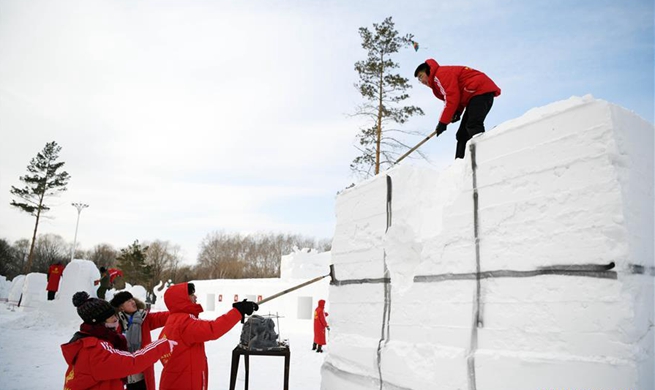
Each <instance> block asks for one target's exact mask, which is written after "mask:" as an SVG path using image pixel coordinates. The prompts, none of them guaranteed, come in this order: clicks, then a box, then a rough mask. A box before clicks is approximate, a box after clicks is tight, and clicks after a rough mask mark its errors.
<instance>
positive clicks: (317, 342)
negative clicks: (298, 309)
mask: <svg viewBox="0 0 655 390" xmlns="http://www.w3.org/2000/svg"><path fill="white" fill-rule="evenodd" d="M327 316H328V313H326V312H325V300H324V299H321V300H319V301H318V306H317V307H316V309H315V310H314V348H312V349H316V352H319V353H321V352H323V346H324V345H325V344H326V342H325V328H327V329H328V330H330V326H328V323H327V320H326V319H325V317H327Z"/></svg>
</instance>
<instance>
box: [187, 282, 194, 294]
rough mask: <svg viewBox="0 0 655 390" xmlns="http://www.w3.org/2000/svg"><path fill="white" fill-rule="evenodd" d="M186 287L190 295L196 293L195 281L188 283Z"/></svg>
mask: <svg viewBox="0 0 655 390" xmlns="http://www.w3.org/2000/svg"><path fill="white" fill-rule="evenodd" d="M186 289H187V292H188V293H189V295H191V294H195V293H196V286H195V285H194V284H193V283H187V285H186Z"/></svg>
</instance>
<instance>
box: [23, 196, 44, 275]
mask: <svg viewBox="0 0 655 390" xmlns="http://www.w3.org/2000/svg"><path fill="white" fill-rule="evenodd" d="M40 216H41V205H40V204H39V210H38V211H37V212H36V223H34V234H32V245H30V254H29V255H27V264H25V270H24V271H25V275H27V274H28V273H30V270H31V269H32V256H33V255H34V244H35V243H36V230H37V228H38V227H39V217H40Z"/></svg>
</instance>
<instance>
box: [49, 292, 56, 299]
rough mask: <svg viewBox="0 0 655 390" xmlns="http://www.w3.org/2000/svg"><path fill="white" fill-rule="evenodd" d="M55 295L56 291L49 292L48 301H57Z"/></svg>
mask: <svg viewBox="0 0 655 390" xmlns="http://www.w3.org/2000/svg"><path fill="white" fill-rule="evenodd" d="M55 293H56V291H48V300H49V301H52V300H54V299H55Z"/></svg>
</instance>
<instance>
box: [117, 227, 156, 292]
mask: <svg viewBox="0 0 655 390" xmlns="http://www.w3.org/2000/svg"><path fill="white" fill-rule="evenodd" d="M147 256H148V247H147V246H146V247H143V248H142V247H141V244H139V240H135V241H134V243H133V244H132V245H130V246H128V247H127V248H123V249H121V253H120V255H119V256H118V258H117V259H116V260H117V263H118V268H119V269H120V270H121V271H123V277H124V278H125V280H126V281H129V283H130V284H132V285H135V284H140V285H142V286H145V288H146V290H148V291H149V292H152V288H153V287H154V286H153V285H152V269H151V267H150V265H148V264H147V263H146V259H147Z"/></svg>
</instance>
